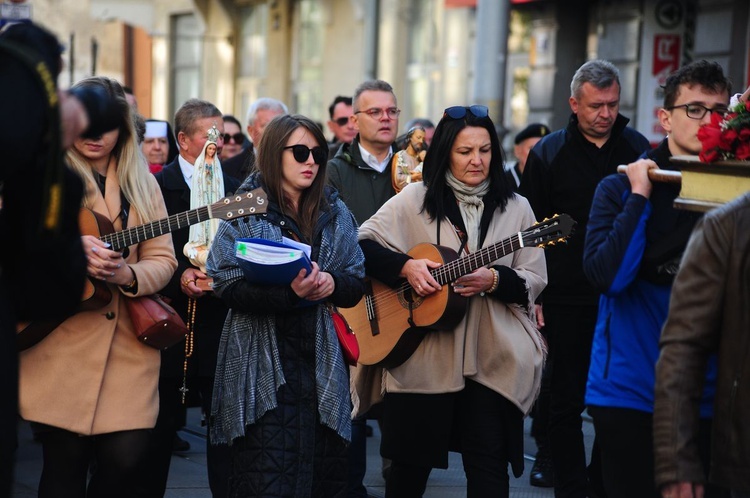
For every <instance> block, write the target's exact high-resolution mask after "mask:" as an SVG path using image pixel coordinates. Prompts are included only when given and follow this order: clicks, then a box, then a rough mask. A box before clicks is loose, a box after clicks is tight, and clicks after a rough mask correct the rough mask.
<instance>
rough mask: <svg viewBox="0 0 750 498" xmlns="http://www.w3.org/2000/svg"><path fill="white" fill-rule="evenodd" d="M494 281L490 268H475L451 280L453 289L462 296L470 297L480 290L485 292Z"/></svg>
mask: <svg viewBox="0 0 750 498" xmlns="http://www.w3.org/2000/svg"><path fill="white" fill-rule="evenodd" d="M494 281H495V278H494V275H493V274H492V270H490V269H489V268H477V269H476V270H474V271H473V272H471V273H469V274H468V275H464V276H463V277H459V278H457V279H456V281H455V282H453V284H452V285H453V290H454V291H456V294H458V295H460V296H463V297H471V296H474V295H476V294H479V293H481V292H487V291H488V290H489V289H490V288H491V287H492V284H493V282H494Z"/></svg>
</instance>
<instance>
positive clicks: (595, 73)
mask: <svg viewBox="0 0 750 498" xmlns="http://www.w3.org/2000/svg"><path fill="white" fill-rule="evenodd" d="M584 83H590V84H592V85H594V86H595V87H596V88H598V89H600V90H603V89H605V88H609V87H610V86H612V84H613V83H617V86H618V88H622V86H621V85H620V71H619V70H618V69H617V68H616V67H615V65H614V64H612V63H611V62H609V61H605V60H602V59H595V60H593V61H588V62H586V63H585V64H584V65H582V66H581V67H579V68H578V71H576V74H574V75H573V80H572V81H571V82H570V96H571V97H574V98H579V97H580V96H581V87H582V86H583V84H584Z"/></svg>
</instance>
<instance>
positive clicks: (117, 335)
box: [19, 175, 177, 435]
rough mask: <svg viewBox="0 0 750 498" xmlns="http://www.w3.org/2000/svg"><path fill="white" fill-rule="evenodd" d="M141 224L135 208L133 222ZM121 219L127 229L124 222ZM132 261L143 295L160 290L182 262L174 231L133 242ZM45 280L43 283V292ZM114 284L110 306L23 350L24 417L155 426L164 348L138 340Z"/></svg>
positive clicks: (72, 426) (80, 424)
mask: <svg viewBox="0 0 750 498" xmlns="http://www.w3.org/2000/svg"><path fill="white" fill-rule="evenodd" d="M148 178H149V188H150V189H151V191H152V196H153V197H154V198H158V203H159V209H158V218H163V217H166V216H167V210H166V207H165V206H164V201H163V200H162V196H161V191H160V190H159V186H158V184H157V183H156V179H155V178H154V177H153V176H152V175H149V177H148ZM108 180H109V178H108ZM94 190H95V191H96V198H95V199H94V203H93V210H94V211H96V212H97V213H100V214H104V215H105V216H108V215H107V214H106V213H107V207H106V205H105V201H104V197H103V196H102V195H101V193H100V192H99V189H98V188H96V187H94ZM142 223H143V222H142V221H141V218H140V216H139V214H138V213H137V211H136V210H135V209H134V208H131V209H130V214H129V220H128V225H129V226H136V225H140V224H142ZM117 225H118V226H116V229H117V230H120V229H121V227H120V226H119V220H118V223H117ZM50 257H54V248H50ZM126 262H127V264H129V265H130V266H131V267H132V268H133V271H134V272H135V274H136V278H137V279H138V294H137V295H148V294H153V293H154V292H158V291H159V290H161V289H162V288H163V287H164V286H165V285H166V284H167V282H168V281H169V279H170V278H171V276H172V273H173V272H174V270H175V268H177V260H176V259H175V256H174V249H173V247H172V239H171V236H170V235H168V234H167V235H162V236H160V237H156V238H154V239H151V240H147V241H144V242H142V243H140V244H137V245H134V246H131V247H130V254H129V255H128V257H127V258H126ZM41 263H42V262H40V264H41ZM50 278H54V275H50ZM43 285H44V283H43V282H40V289H41V290H43ZM109 287H110V290H111V291H112V295H113V297H112V301H111V302H110V303H109V304H108V305H106V306H104V307H103V308H100V309H98V310H95V311H85V312H79V313H77V314H76V315H74V316H72V317H71V318H69V319H67V320H66V321H65V322H63V323H62V324H61V325H60V326H59V327H58V328H57V329H55V330H54V331H53V332H52V333H51V334H50V335H49V336H47V337H46V338H45V339H44V340H43V341H42V342H40V343H39V344H37V345H36V346H34V347H32V348H30V349H27V350H26V351H24V352H22V353H21V354H20V375H19V381H20V386H19V387H20V392H19V402H20V409H21V416H22V417H23V418H24V419H26V420H30V421H34V422H41V423H44V424H48V425H52V426H55V427H59V428H62V429H66V430H69V431H72V432H75V433H78V434H83V435H93V434H103V433H108V432H114V431H122V430H130V429H145V428H152V427H154V425H155V423H156V416H157V414H158V411H159V397H158V391H157V387H158V381H159V364H160V353H159V351H158V350H156V349H154V348H151V347H149V346H145V345H143V344H141V343H140V342H138V340H137V339H136V337H135V335H134V334H133V331H132V323H131V321H130V317H129V316H128V315H127V311H126V309H125V304H124V302H123V299H122V296H123V291H122V290H121V289H120V287H119V286H116V285H110V286H109ZM46 299H54V296H46ZM42 305H43V303H42V302H40V306H42ZM109 313H112V314H110V317H111V318H107V315H108V314H109Z"/></svg>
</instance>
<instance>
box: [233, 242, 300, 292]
mask: <svg viewBox="0 0 750 498" xmlns="http://www.w3.org/2000/svg"><path fill="white" fill-rule="evenodd" d="M295 246H296V247H295ZM303 246H304V245H303V244H295V245H290V244H285V243H281V242H274V241H272V240H266V239H255V238H244V239H237V240H236V241H235V246H234V247H235V256H236V257H237V265H238V266H239V267H240V268H241V269H242V271H243V272H244V274H245V278H246V279H247V280H248V282H252V283H255V284H267V285H286V284H288V283H289V282H291V281H292V280H294V278H295V277H296V276H297V274H299V271H300V270H302V269H305V270H307V271H308V272H310V271H312V262H311V261H310V257H309V256H308V254H307V252H306V251H305V249H303V248H302V247H303Z"/></svg>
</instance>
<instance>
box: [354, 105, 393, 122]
mask: <svg viewBox="0 0 750 498" xmlns="http://www.w3.org/2000/svg"><path fill="white" fill-rule="evenodd" d="M360 113H363V114H367V115H368V116H370V117H371V118H372V119H380V118H382V117H383V114H387V115H388V118H389V119H396V118H398V115H399V114H401V109H399V108H397V107H389V108H388V109H378V108H375V107H373V108H372V109H367V110H366V111H357V112H355V113H354V114H360Z"/></svg>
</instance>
